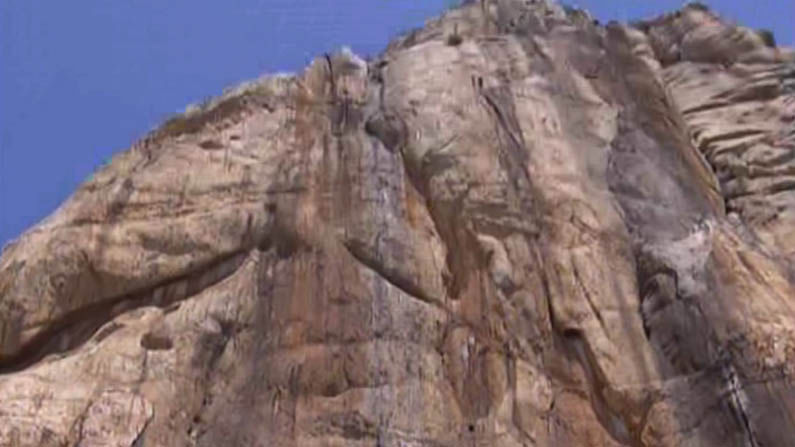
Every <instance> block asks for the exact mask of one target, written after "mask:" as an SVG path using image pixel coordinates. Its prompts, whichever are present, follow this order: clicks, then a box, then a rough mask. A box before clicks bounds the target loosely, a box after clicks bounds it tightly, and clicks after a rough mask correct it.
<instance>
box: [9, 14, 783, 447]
mask: <svg viewBox="0 0 795 447" xmlns="http://www.w3.org/2000/svg"><path fill="white" fill-rule="evenodd" d="M452 33H456V35H457V36H459V38H460V39H449V38H448V37H449V36H450V35H451V34H452ZM769 43H770V42H768V41H766V39H765V38H764V36H762V35H760V34H759V33H756V32H754V31H752V30H748V29H745V28H742V27H739V26H735V25H730V24H728V22H726V21H723V20H722V19H720V18H719V17H717V16H715V15H714V14H713V13H711V12H709V11H707V10H705V9H704V8H703V7H701V6H699V5H698V4H693V5H690V6H686V7H684V8H683V9H682V10H681V11H678V12H675V13H672V14H669V15H666V16H663V17H660V18H658V19H655V20H651V21H646V22H640V23H637V24H634V25H633V26H628V25H621V24H617V23H611V24H609V25H607V26H606V27H601V26H598V25H595V24H594V23H593V21H592V20H591V19H590V17H589V16H588V15H587V13H584V12H582V11H576V10H572V9H564V8H561V7H559V6H557V5H555V4H552V3H548V2H544V1H538V2H523V1H518V0H500V1H489V2H469V3H467V4H466V5H464V6H463V7H461V8H458V9H454V10H452V11H449V12H447V13H445V15H444V16H442V17H440V18H438V19H434V20H431V21H429V22H428V23H427V24H426V26H425V27H424V28H422V29H419V30H415V31H413V32H411V33H409V34H408V35H405V36H402V37H400V38H398V39H396V40H395V41H393V42H392V43H391V44H390V45H389V47H388V48H387V49H386V50H385V52H384V53H383V54H382V55H381V56H380V57H379V58H378V59H377V60H375V61H372V62H369V63H366V62H364V61H362V60H361V59H359V58H358V57H357V56H355V55H353V54H351V53H350V52H348V51H341V52H339V53H337V54H334V55H327V56H324V57H320V58H318V59H316V60H315V61H314V62H313V63H312V64H311V65H310V66H309V67H307V68H306V70H305V71H304V72H303V73H301V74H299V75H296V76H294V77H272V78H263V79H260V80H257V81H254V82H252V83H250V84H246V85H243V86H241V87H238V88H236V89H234V90H232V91H230V92H228V93H227V94H225V95H224V96H223V97H221V98H218V99H216V100H214V101H212V102H211V103H210V104H209V105H206V106H204V107H200V108H192V109H190V110H188V111H187V112H186V114H185V115H183V116H180V117H177V118H174V119H172V120H170V121H169V122H167V123H165V124H164V125H163V126H161V128H160V129H158V130H157V131H155V132H154V133H153V134H151V135H150V136H149V137H147V138H145V139H144V140H142V141H140V142H138V143H136V145H134V147H133V148H131V149H130V150H128V151H126V152H123V153H120V154H119V155H117V156H116V157H115V158H114V160H113V161H112V163H110V165H109V166H107V167H106V168H105V169H103V170H102V171H101V172H99V173H98V174H97V175H96V176H95V178H93V179H91V180H90V181H89V182H87V183H86V184H84V185H82V186H81V187H80V188H79V189H78V191H76V192H75V193H74V194H73V195H72V197H70V198H69V200H67V201H66V202H65V203H64V204H63V205H62V206H61V207H60V208H59V209H58V210H57V211H56V212H55V213H54V214H53V215H52V216H50V217H49V218H47V219H45V220H44V221H43V222H41V223H40V224H39V225H37V226H35V227H34V228H32V229H31V230H30V231H28V232H27V233H25V234H24V235H23V236H21V237H20V238H19V239H18V240H17V241H15V242H14V243H12V244H10V246H8V247H6V249H5V250H4V251H3V254H2V257H0V445H4V446H5V445H8V446H13V447H22V446H40V445H41V446H50V445H52V446H62V445H70V446H72V445H74V446H100V445H102V446H105V445H108V446H135V447H141V446H218V445H229V446H368V447H371V446H379V447H387V446H400V447H408V446H412V447H414V446H416V447H419V446H506V447H507V446H621V445H625V446H646V447H658V446H659V447H662V446H688V447H696V446H733V445H737V446H755V447H759V446H766V447H769V446H787V445H791V441H790V440H793V439H795V421H793V420H792V416H791V415H792V414H795V391H793V390H794V388H793V387H792V386H791V381H792V378H793V377H794V376H793V374H795V371H793V366H792V365H793V356H794V355H795V332H793V331H795V305H794V304H793V301H792V297H793V296H795V270H793V260H795V259H794V258H793V255H794V254H795V251H794V250H795V249H793V247H795V222H794V221H793V219H795V217H793V216H795V211H793V210H795V200H793V197H795V196H793V195H792V194H793V191H795V189H794V188H793V185H795V182H793V180H792V179H793V178H795V171H793V169H795V168H793V165H792V162H793V160H795V156H793V154H795V140H793V135H795V133H793V132H794V131H795V127H793V126H795V121H794V120H793V117H795V108H793V107H795V84H794V83H793V82H795V81H794V80H795V75H793V73H795V71H793V70H795V68H794V67H795V53H794V52H793V51H792V50H789V49H784V48H774V47H771V46H769Z"/></svg>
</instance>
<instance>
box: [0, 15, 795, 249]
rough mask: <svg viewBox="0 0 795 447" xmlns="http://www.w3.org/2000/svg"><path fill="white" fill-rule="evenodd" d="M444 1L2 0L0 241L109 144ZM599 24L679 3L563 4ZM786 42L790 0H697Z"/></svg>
mask: <svg viewBox="0 0 795 447" xmlns="http://www.w3.org/2000/svg"><path fill="white" fill-rule="evenodd" d="M449 3H450V0H224V1H221V0H216V1H210V0H167V1H164V0H135V1H132V0H113V1H109V0H75V1H63V0H49V1H44V0H0V245H2V244H3V243H5V242H6V241H8V240H9V239H12V238H14V237H16V236H17V235H18V234H20V233H21V232H22V231H23V230H25V229H26V228H28V227H30V226H31V225H33V224H35V223H36V222H38V221H39V220H41V219H42V218H44V217H45V216H46V215H48V214H49V213H50V212H52V211H53V210H54V209H55V208H56V207H57V206H58V204H60V203H61V202H62V201H63V200H65V199H66V198H67V197H68V196H69V194H71V192H72V191H73V190H74V189H75V188H76V187H77V186H78V185H79V184H80V183H81V182H82V181H83V180H84V179H86V178H87V177H88V176H89V175H90V174H91V173H92V172H93V171H94V170H95V169H96V167H97V166H99V165H101V164H102V162H103V161H104V160H106V159H108V158H109V157H110V156H111V155H112V154H113V153H115V152H118V151H120V150H123V149H125V148H127V147H128V146H130V144H131V143H132V142H133V141H135V140H136V139H137V138H139V137H142V136H143V135H144V134H146V132H147V131H148V130H150V129H152V128H153V127H155V126H156V125H157V124H158V123H160V122H162V121H163V120H164V119H165V118H167V117H168V116H169V115H171V114H173V113H175V112H178V111H181V110H183V109H184V107H185V106H186V105H187V104H189V103H193V102H198V101H200V100H201V99H203V98H205V97H207V96H214V95H218V94H220V93H221V91H222V90H223V88H224V87H227V86H230V85H232V84H236V83H238V82H240V81H243V80H246V79H251V78H255V77H257V76H260V75H262V74H263V73H268V72H278V71H297V70H299V69H300V68H301V67H303V66H304V65H305V64H306V63H307V62H308V61H310V60H311V58H312V57H313V56H315V55H318V54H319V53H322V52H324V51H330V50H333V49H335V48H338V47H340V46H343V45H348V46H350V47H351V48H353V50H354V51H356V52H357V53H359V54H372V55H375V54H377V53H379V52H380V51H381V49H383V48H384V46H385V45H386V44H387V42H388V41H389V39H390V38H391V37H393V36H395V35H396V34H398V33H400V32H403V31H406V30H408V29H411V28H413V27H416V26H421V25H422V23H423V22H424V20H425V19H426V18H428V17H431V16H433V15H435V14H437V13H438V12H440V11H441V10H442V9H444V7H445V5H447V4H449ZM569 3H570V4H572V5H576V6H579V7H582V8H585V9H588V10H589V11H591V12H592V13H593V14H594V15H595V16H596V17H598V18H599V19H601V20H602V21H607V20H609V19H611V18H615V19H619V20H632V19H636V18H641V17H648V16H652V15H656V14H658V13H660V12H664V11H669V10H672V9H675V8H677V7H679V6H681V5H682V1H667V0H654V1H652V0H622V1H618V0H615V1H606V0H581V1H579V2H569ZM705 3H707V4H709V5H710V6H712V8H713V9H715V10H718V11H719V12H721V13H722V14H723V15H725V16H726V17H729V18H732V19H735V20H737V21H739V22H741V23H743V24H744V25H747V26H752V27H765V28H769V29H771V30H773V31H774V32H775V35H776V38H777V40H778V42H779V44H787V45H790V46H792V45H793V42H795V36H794V34H795V31H794V30H793V28H794V27H793V25H792V24H793V23H795V6H793V5H795V3H793V1H792V0H756V1H748V0H723V1H706V2H705Z"/></svg>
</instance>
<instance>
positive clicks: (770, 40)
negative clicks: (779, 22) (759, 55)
mask: <svg viewBox="0 0 795 447" xmlns="http://www.w3.org/2000/svg"><path fill="white" fill-rule="evenodd" d="M756 34H758V35H759V37H760V38H762V42H764V43H765V45H767V46H769V47H770V48H775V47H776V36H775V35H774V34H773V31H770V30H769V29H765V28H762V29H758V30H756Z"/></svg>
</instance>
